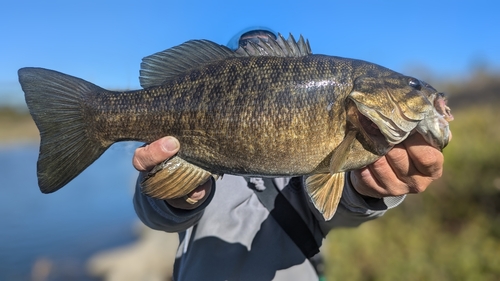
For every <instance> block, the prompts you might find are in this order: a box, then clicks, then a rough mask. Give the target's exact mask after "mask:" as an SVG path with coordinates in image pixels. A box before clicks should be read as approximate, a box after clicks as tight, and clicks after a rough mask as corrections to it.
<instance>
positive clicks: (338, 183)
mask: <svg viewBox="0 0 500 281" xmlns="http://www.w3.org/2000/svg"><path fill="white" fill-rule="evenodd" d="M344 175H345V173H344V172H341V173H336V174H333V175H331V174H317V175H312V176H310V177H308V178H307V179H306V188H307V192H308V193H309V196H310V197H311V199H312V202H313V204H314V207H316V209H318V211H320V212H321V213H322V214H323V218H324V219H325V221H328V220H330V219H331V218H332V217H333V215H334V214H335V211H336V210H337V206H338V205H339V202H340V198H341V197H342V190H343V189H344Z"/></svg>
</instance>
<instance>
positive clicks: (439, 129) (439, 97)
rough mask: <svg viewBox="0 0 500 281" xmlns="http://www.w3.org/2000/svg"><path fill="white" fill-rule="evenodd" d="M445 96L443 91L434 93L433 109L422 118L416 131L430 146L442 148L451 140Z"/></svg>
mask: <svg viewBox="0 0 500 281" xmlns="http://www.w3.org/2000/svg"><path fill="white" fill-rule="evenodd" d="M446 102H447V100H446V97H445V95H444V94H443V93H436V94H435V95H434V100H433V104H434V110H432V112H429V115H428V116H427V117H426V118H425V119H424V120H422V121H421V122H420V123H419V124H418V126H417V128H416V131H417V132H418V133H420V134H421V135H422V136H423V137H424V139H425V140H426V141H427V142H428V143H429V144H431V145H432V146H434V147H436V148H439V149H441V150H442V149H443V148H445V147H446V146H447V145H448V143H449V141H450V140H451V131H450V126H449V123H448V122H451V121H453V119H454V118H453V115H451V110H450V108H449V107H448V106H447V105H446Z"/></svg>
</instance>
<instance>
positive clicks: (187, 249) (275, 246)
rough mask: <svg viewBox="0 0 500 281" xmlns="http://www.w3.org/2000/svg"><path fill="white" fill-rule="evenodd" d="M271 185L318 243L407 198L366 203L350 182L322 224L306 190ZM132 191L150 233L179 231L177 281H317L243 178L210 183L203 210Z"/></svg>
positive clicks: (277, 181)
mask: <svg viewBox="0 0 500 281" xmlns="http://www.w3.org/2000/svg"><path fill="white" fill-rule="evenodd" d="M274 181H275V184H276V186H277V187H278V188H279V189H280V190H281V192H282V194H283V195H284V196H285V198H286V199H287V200H289V201H290V203H291V204H292V205H293V207H294V208H295V209H296V210H297V212H298V213H299V214H300V216H301V217H302V219H303V220H304V221H305V222H306V224H307V225H308V227H309V228H310V230H311V231H312V232H313V234H314V236H315V237H316V240H317V241H318V242H319V244H321V240H322V239H323V238H324V237H325V236H326V234H327V233H328V232H329V231H330V230H331V229H333V228H336V227H355V226H358V225H360V224H361V223H363V222H365V221H368V220H371V219H375V218H377V217H380V216H382V215H383V214H384V213H385V211H386V210H387V209H390V208H393V207H395V206H397V205H398V204H399V203H401V202H402V201H403V199H404V196H400V197H387V198H384V199H383V200H374V201H373V202H366V201H365V200H364V199H363V198H362V197H361V196H360V195H359V194H358V193H357V192H356V191H354V189H353V188H352V187H351V186H350V184H349V183H347V184H346V186H345V188H344V191H343V194H342V199H341V202H340V204H339V207H338V209H337V212H336V213H335V216H334V217H333V218H332V220H330V221H324V220H323V217H322V216H321V214H320V213H319V212H318V211H317V210H316V208H314V206H313V205H312V203H311V202H310V201H309V200H308V196H307V194H306V193H305V190H304V188H299V189H297V188H294V187H291V186H290V185H287V183H288V179H284V178H278V179H275V180H274ZM136 188H137V189H136V192H135V196H134V206H135V210H136V212H137V215H138V216H139V218H140V219H141V220H142V221H143V222H144V223H145V224H146V225H147V226H149V227H151V228H153V229H157V230H163V231H167V232H179V235H180V239H179V240H180V245H179V248H178V250H177V256H176V262H175V266H174V280H178V281H181V280H259V281H260V280H318V277H317V275H316V272H315V270H314V268H313V266H312V265H311V263H310V262H309V260H308V259H307V258H306V257H305V256H304V254H303V253H302V252H301V251H300V249H299V248H298V247H297V246H296V245H295V243H294V242H293V241H292V240H291V238H290V237H289V236H288V235H287V234H286V233H285V232H284V231H283V229H282V228H281V227H280V226H279V225H278V223H277V222H276V221H275V220H274V218H273V217H272V216H269V211H268V210H267V209H266V208H265V207H264V206H263V205H262V204H261V203H260V201H259V199H258V197H257V195H256V194H255V192H254V190H252V189H250V188H248V187H247V182H246V180H245V179H244V178H242V177H238V176H231V175H225V176H224V178H223V179H222V180H219V181H217V184H216V185H215V182H214V183H213V186H212V193H211V194H210V197H209V198H208V199H207V200H206V201H205V202H204V203H203V205H201V206H200V207H198V208H197V209H195V210H191V211H185V210H179V209H175V208H172V207H170V206H169V205H167V204H166V203H165V202H164V201H162V200H157V199H153V198H150V197H147V196H145V195H143V194H142V193H141V192H140V186H139V184H137V187H136ZM257 192H258V191H257ZM314 220H317V221H318V222H319V223H315V222H314Z"/></svg>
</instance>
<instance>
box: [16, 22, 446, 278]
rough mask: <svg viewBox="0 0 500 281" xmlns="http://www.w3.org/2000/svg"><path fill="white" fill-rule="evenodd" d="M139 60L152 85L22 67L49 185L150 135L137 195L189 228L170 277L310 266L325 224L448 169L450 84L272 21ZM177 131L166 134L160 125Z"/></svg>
mask: <svg viewBox="0 0 500 281" xmlns="http://www.w3.org/2000/svg"><path fill="white" fill-rule="evenodd" d="M235 38H236V40H235V41H234V42H233V43H232V44H230V47H231V48H228V47H227V46H222V45H220V44H217V43H214V42H211V41H209V40H190V41H187V42H185V43H183V44H181V45H179V46H175V47H172V48H170V49H167V50H165V51H162V52H158V53H156V54H153V55H151V56H148V57H146V58H144V59H143V61H142V63H141V70H140V77H139V79H140V83H141V86H142V87H143V89H139V90H132V91H110V90H106V89H103V88H101V87H99V86H97V85H94V84H92V83H91V82H88V81H85V80H83V79H80V78H77V77H73V76H70V75H67V74H64V73H60V72H57V71H54V70H49V69H44V68H38V67H25V68H21V69H19V71H18V74H19V82H20V84H21V87H22V89H23V91H24V93H25V99H26V103H27V105H28V108H29V111H30V114H31V116H32V117H33V120H34V121H35V124H36V126H37V127H38V129H39V131H40V153H39V157H38V161H37V176H38V186H39V187H40V190H41V191H42V192H44V193H51V192H55V191H57V190H59V189H60V188H62V187H64V186H65V185H66V184H68V183H69V182H70V181H72V180H73V179H74V178H75V177H77V176H78V175H79V174H80V173H81V172H82V171H84V170H85V169H86V168H87V167H89V166H90V165H91V164H92V163H93V162H94V161H95V160H96V159H98V158H99V157H100V156H101V155H102V154H103V153H104V152H105V151H106V150H107V149H108V148H109V147H110V146H111V145H112V144H113V143H116V142H119V141H128V140H136V141H142V142H144V143H149V144H148V145H146V146H144V147H141V148H138V149H137V150H136V153H135V155H134V158H133V164H134V167H135V168H136V169H137V170H139V171H140V172H141V173H140V176H139V178H138V180H137V186H136V192H135V196H134V207H135V209H136V212H137V214H138V216H139V218H140V219H141V220H142V221H143V222H144V223H145V224H146V225H147V226H149V227H151V228H153V229H157V230H163V231H169V232H179V235H180V241H181V244H180V246H179V249H178V252H177V260H176V262H175V265H174V269H175V270H174V277H175V280H315V279H318V274H317V273H316V271H315V268H314V267H313V262H314V260H315V255H316V254H317V253H318V252H319V247H320V246H321V243H322V240H323V238H324V237H325V236H326V235H327V234H328V232H329V231H330V230H331V229H333V228H336V227H355V226H358V225H360V224H361V223H363V222H366V221H368V220H371V219H375V218H377V217H380V216H382V215H383V214H384V213H385V212H386V211H387V210H388V209H390V208H394V207H395V206H397V205H398V204H400V203H401V202H402V201H403V200H404V197H405V194H408V193H419V192H422V191H424V190H425V189H426V188H427V187H428V186H429V184H430V183H431V182H432V181H433V180H435V179H437V178H439V177H440V176H441V173H442V169H443V161H444V160H443V155H442V153H441V151H442V149H443V148H444V147H445V146H446V145H447V144H448V142H449V141H450V139H451V132H450V129H449V125H448V121H451V120H452V119H453V116H452V115H451V114H450V110H449V108H448V107H447V106H446V102H445V101H446V100H445V97H444V94H443V93H440V92H438V91H437V90H436V89H434V88H433V87H432V86H430V85H429V84H427V83H425V82H424V81H421V80H418V79H416V78H414V77H410V76H406V75H403V74H400V73H397V72H395V71H392V70H390V69H387V68H385V67H382V66H380V65H376V64H373V63H369V62H366V61H361V60H356V59H348V58H340V57H335V56H328V55H319V54H313V53H312V51H311V48H310V46H309V42H308V41H307V40H304V38H303V37H302V36H300V38H299V40H297V41H296V40H295V39H294V38H293V36H292V35H290V36H289V37H288V39H285V38H284V37H283V36H281V35H280V34H278V35H276V34H275V33H274V32H271V31H269V30H267V29H257V30H248V31H247V32H244V33H241V34H238V35H237V36H236V37H235ZM165 136H169V137H165Z"/></svg>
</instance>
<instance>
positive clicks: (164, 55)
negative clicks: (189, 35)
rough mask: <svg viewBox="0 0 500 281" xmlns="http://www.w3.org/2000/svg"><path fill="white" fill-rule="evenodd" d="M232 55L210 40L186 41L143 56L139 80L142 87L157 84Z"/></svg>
mask: <svg viewBox="0 0 500 281" xmlns="http://www.w3.org/2000/svg"><path fill="white" fill-rule="evenodd" d="M233 56H237V55H236V54H235V53H234V52H233V51H232V50H231V49H229V48H227V47H225V46H222V45H219V44H217V43H214V42H212V41H208V40H191V41H187V42H185V43H183V44H181V45H179V46H175V47H173V48H170V49H167V50H165V51H162V52H158V53H155V54H153V55H151V56H147V57H145V58H143V59H142V63H141V71H140V77H139V81H140V83H141V86H142V87H143V88H147V87H152V86H159V85H161V84H163V83H165V81H167V80H170V79H171V78H174V77H176V76H178V75H179V74H182V73H184V72H186V71H187V70H189V69H192V68H194V67H199V66H200V65H203V64H205V63H208V62H212V61H216V60H220V59H224V58H227V57H233Z"/></svg>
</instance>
